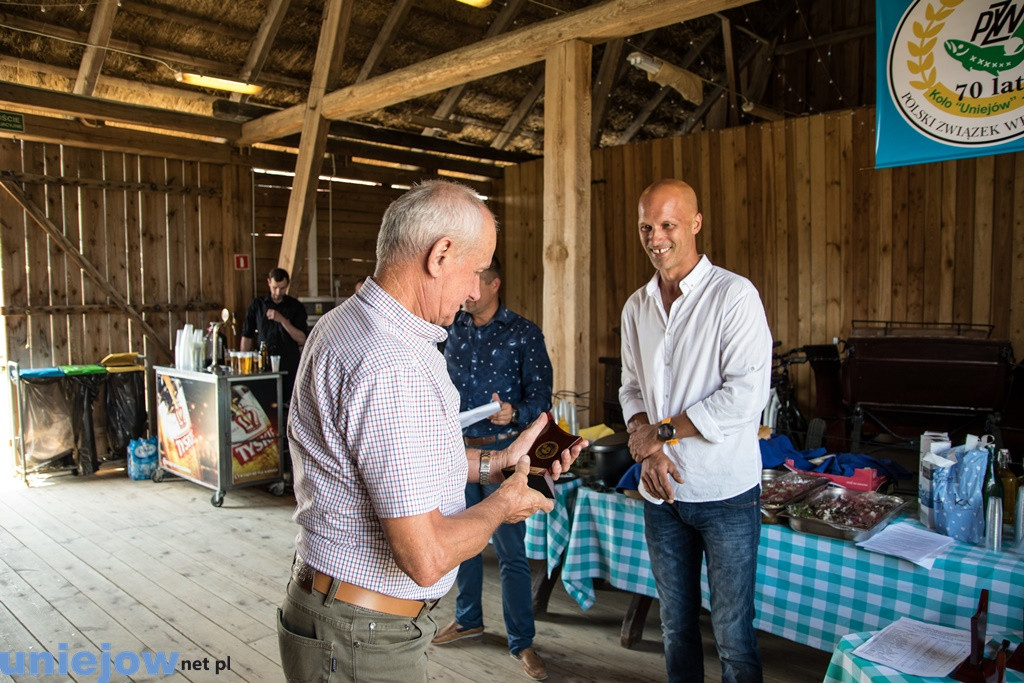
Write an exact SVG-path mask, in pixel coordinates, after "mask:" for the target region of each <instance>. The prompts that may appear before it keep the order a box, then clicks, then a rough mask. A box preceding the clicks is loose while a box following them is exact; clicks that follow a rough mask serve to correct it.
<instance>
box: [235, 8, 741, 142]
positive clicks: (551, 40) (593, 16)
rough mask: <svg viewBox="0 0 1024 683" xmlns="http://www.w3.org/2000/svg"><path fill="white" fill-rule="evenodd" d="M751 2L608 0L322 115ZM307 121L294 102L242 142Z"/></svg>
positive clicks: (254, 124)
mask: <svg viewBox="0 0 1024 683" xmlns="http://www.w3.org/2000/svg"><path fill="white" fill-rule="evenodd" d="M750 1H751V0H677V1H675V2H664V0H605V2H601V3H599V4H596V5H592V6H590V7H587V8H584V9H581V10H578V11H576V12H571V13H568V14H563V15H560V16H558V17H555V18H553V19H548V20H546V21H542V22H539V23H537V24H532V25H530V26H527V27H524V28H521V29H518V30H516V31H511V32H509V33H504V34H502V35H499V36H494V37H493V38H488V39H486V40H482V41H480V42H478V43H474V44H473V45H469V46H466V47H464V48H459V49H456V50H452V51H451V52H447V53H445V54H443V55H438V56H437V57H433V58H431V59H426V60H424V61H422V62H419V63H417V64H414V65H412V66H408V67H405V68H402V69H396V70H395V71H391V72H389V73H386V74H383V75H381V76H378V77H376V78H372V79H370V80H368V81H365V82H363V83H357V84H354V85H351V86H348V87H346V88H342V89H341V90H337V91H335V92H332V93H330V94H329V95H327V96H326V97H324V99H323V109H322V111H321V115H322V116H323V117H324V118H327V119H331V120H336V119H344V118H351V117H354V116H358V115H360V114H366V113H368V112H372V111H376V110H378V109H383V108H385V107H388V106H390V105H393V104H398V103H400V102H406V101H408V100H412V99H415V98H417V97H422V96H423V95H429V94H431V93H435V92H437V91H439V90H444V89H447V88H451V87H454V86H456V85H460V84H462V83H467V82H470V81H475V80H478V79H481V78H486V77H488V76H493V75H495V74H499V73H504V72H505V71H509V70H511V69H515V68H518V67H522V66H526V65H528V64H533V63H535V62H538V61H541V60H542V59H543V58H544V55H545V53H546V52H547V50H549V49H550V48H552V47H554V46H556V45H559V44H561V43H564V42H566V41H569V40H573V39H579V40H583V41H586V42H591V43H600V42H605V41H608V40H611V39H613V38H622V37H625V36H631V35H635V34H637V33H643V32H644V31H649V30H651V29H653V28H658V27H661V26H665V25H668V24H672V23H676V22H680V21H687V20H689V19H693V18H694V17H699V16H704V15H706V14H709V13H713V12H716V11H720V10H724V9H729V8H731V7H738V6H741V5H745V4H747V3H748V2H750ZM302 120H303V108H302V107H301V106H294V107H289V108H288V109H284V110H281V111H280V112H278V113H275V114H270V115H268V116H266V117H264V118H262V119H258V120H256V121H251V122H249V123H246V124H243V126H242V137H241V138H240V139H239V140H237V142H238V143H239V144H242V145H250V144H253V143H256V142H263V141H266V140H273V139H274V138H280V137H284V136H286V135H291V134H293V133H297V132H298V131H299V130H301V128H302ZM587 133H588V134H589V131H587Z"/></svg>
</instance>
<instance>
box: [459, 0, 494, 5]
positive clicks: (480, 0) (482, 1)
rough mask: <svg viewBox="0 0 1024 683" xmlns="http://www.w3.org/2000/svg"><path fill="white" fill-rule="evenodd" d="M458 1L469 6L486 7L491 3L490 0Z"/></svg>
mask: <svg viewBox="0 0 1024 683" xmlns="http://www.w3.org/2000/svg"><path fill="white" fill-rule="evenodd" d="M459 2H461V3H462V4H464V5H470V6H471V7H487V6H488V5H490V4H491V0H459Z"/></svg>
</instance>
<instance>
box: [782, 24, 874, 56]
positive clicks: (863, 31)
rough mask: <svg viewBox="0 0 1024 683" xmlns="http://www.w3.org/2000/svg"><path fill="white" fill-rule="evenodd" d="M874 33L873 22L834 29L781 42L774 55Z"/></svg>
mask: <svg viewBox="0 0 1024 683" xmlns="http://www.w3.org/2000/svg"><path fill="white" fill-rule="evenodd" d="M874 34H875V25H874V24H864V25H863V26H856V27H854V28H848V29H844V30H842V31H836V32H834V33H829V34H826V35H823V36H817V37H815V38H809V39H807V40H797V41H794V42H792V43H783V44H782V45H779V46H778V47H777V48H775V56H776V57H783V56H785V55H791V54H793V53H795V52H804V51H805V50H811V49H813V48H816V47H824V46H826V45H837V44H839V43H843V42H846V41H847V40H855V39H857V38H863V37H865V36H871V35H874Z"/></svg>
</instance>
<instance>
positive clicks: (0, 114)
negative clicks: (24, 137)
mask: <svg viewBox="0 0 1024 683" xmlns="http://www.w3.org/2000/svg"><path fill="white" fill-rule="evenodd" d="M0 130H11V131H14V132H15V133H24V132H25V117H24V116H22V115H21V114H15V113H14V112H9V111H0Z"/></svg>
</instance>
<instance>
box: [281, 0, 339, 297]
mask: <svg viewBox="0 0 1024 683" xmlns="http://www.w3.org/2000/svg"><path fill="white" fill-rule="evenodd" d="M352 4H353V3H352V0H330V1H329V2H328V3H327V5H326V6H325V7H324V19H323V23H322V25H321V27H320V43H319V44H318V46H317V50H316V61H315V62H314V66H313V76H312V82H311V83H310V86H309V97H308V98H307V100H306V109H305V111H304V113H303V126H302V138H301V140H300V141H299V156H298V158H297V159H296V160H295V180H294V181H293V182H292V194H291V197H290V198H289V199H288V214H287V216H286V217H285V223H284V237H283V238H282V240H281V254H280V256H278V259H277V265H279V266H280V267H281V268H284V269H285V270H287V271H288V274H289V275H290V276H291V279H292V280H295V273H296V270H297V268H296V262H295V254H296V252H297V251H298V248H299V244H300V243H301V242H303V241H304V239H303V238H304V237H305V235H306V230H307V228H308V226H309V221H310V219H311V218H312V215H313V207H314V206H315V205H316V188H317V184H318V182H319V179H320V168H321V167H322V166H323V162H324V151H325V150H326V149H327V133H328V131H329V130H330V123H329V122H328V121H327V120H326V119H324V117H323V116H321V114H320V110H321V106H320V105H321V101H322V100H323V97H324V94H325V93H326V92H327V87H328V85H329V84H330V82H331V81H332V80H333V79H334V77H335V75H336V73H337V71H338V68H339V67H340V66H341V64H340V61H341V60H340V54H341V46H344V44H345V36H346V35H348V25H349V20H350V18H351V15H352Z"/></svg>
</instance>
